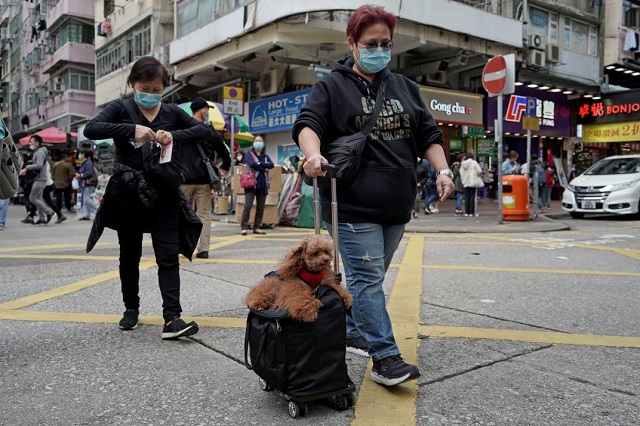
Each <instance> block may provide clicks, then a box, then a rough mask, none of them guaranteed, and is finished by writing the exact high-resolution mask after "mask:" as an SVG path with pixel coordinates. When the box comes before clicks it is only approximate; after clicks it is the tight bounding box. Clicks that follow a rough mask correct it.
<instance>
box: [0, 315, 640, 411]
mask: <svg viewBox="0 0 640 426" xmlns="http://www.w3.org/2000/svg"><path fill="white" fill-rule="evenodd" d="M183 318H184V320H185V321H187V322H189V321H196V322H197V323H198V325H199V326H200V327H201V328H238V329H244V328H245V326H246V318H244V317H243V318H230V317H198V316H190V317H183ZM0 319H3V320H16V321H43V322H76V323H86V324H117V323H118V321H119V320H120V315H115V314H95V313H87V312H49V311H25V310H8V311H0ZM139 323H140V324H144V325H151V326H162V325H163V318H162V317H161V316H154V315H141V316H140V319H139ZM416 329H417V330H418V332H419V334H420V335H422V336H427V337H429V338H432V339H485V340H503V341H509V342H527V343H543V344H551V345H557V346H563V345H567V346H591V347H612V348H633V349H637V348H640V336H607V335H597V334H573V333H560V332H555V331H532V330H500V329H493V328H479V327H451V326H433V325H424V324H421V325H418V326H417V327H416ZM394 331H395V328H394ZM416 335H417V334H416ZM397 336H398V334H397V333H396V337H397ZM404 354H405V353H403V355H404ZM407 360H409V358H408V357H407ZM367 381H368V382H369V383H371V384H372V386H373V385H374V384H373V383H372V382H371V381H370V380H367ZM363 385H364V383H363ZM375 386H376V387H377V388H382V387H381V386H378V385H375ZM403 386H404V385H403ZM382 389H384V388H382ZM360 392H361V394H362V390H361V391H360ZM387 394H388V391H387V392H386V393H385V397H386V395H387ZM363 403H364V400H363V399H362V395H361V396H359V397H358V406H360V407H361V404H363Z"/></svg>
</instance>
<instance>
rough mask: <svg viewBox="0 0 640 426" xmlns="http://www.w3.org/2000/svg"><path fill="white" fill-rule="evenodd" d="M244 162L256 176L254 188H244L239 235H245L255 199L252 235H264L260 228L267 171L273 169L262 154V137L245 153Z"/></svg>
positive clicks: (268, 159)
mask: <svg viewBox="0 0 640 426" xmlns="http://www.w3.org/2000/svg"><path fill="white" fill-rule="evenodd" d="M244 162H245V164H246V165H247V167H248V168H249V169H251V170H252V171H253V172H254V173H255V174H256V186H255V187H253V188H245V190H244V209H243V210H242V221H241V224H240V233H241V234H242V235H247V229H249V218H250V217H251V208H252V207H253V200H254V199H255V200H256V213H255V216H254V219H253V233H254V234H264V233H265V232H264V231H263V230H261V229H260V227H261V226H262V217H263V215H264V205H265V203H266V201H267V195H268V194H269V169H273V161H271V158H269V156H268V155H267V154H266V153H265V152H264V139H263V138H262V136H256V138H255V139H254V141H253V145H252V147H251V149H250V150H249V151H247V152H246V153H245V156H244Z"/></svg>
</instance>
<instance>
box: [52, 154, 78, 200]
mask: <svg viewBox="0 0 640 426" xmlns="http://www.w3.org/2000/svg"><path fill="white" fill-rule="evenodd" d="M51 174H52V177H53V185H54V186H55V194H56V205H57V207H58V209H59V210H62V200H63V199H64V207H65V208H66V209H67V211H68V212H72V211H73V209H72V208H71V181H73V179H74V178H75V175H76V170H75V168H74V167H73V164H71V161H70V160H69V156H68V155H67V154H62V156H61V158H60V161H56V163H55V164H54V165H53V168H52V169H51Z"/></svg>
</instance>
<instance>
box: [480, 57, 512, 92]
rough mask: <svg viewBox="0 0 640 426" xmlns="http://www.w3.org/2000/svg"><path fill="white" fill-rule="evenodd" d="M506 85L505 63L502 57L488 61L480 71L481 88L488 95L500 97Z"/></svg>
mask: <svg viewBox="0 0 640 426" xmlns="http://www.w3.org/2000/svg"><path fill="white" fill-rule="evenodd" d="M506 84H507V62H506V61H505V60H504V56H496V57H495V58H491V59H489V62H487V65H485V66H484V69H483V70H482V86H483V87H484V90H486V91H487V92H488V93H489V94H490V95H494V96H497V95H501V94H502V93H503V92H504V88H505V85H506Z"/></svg>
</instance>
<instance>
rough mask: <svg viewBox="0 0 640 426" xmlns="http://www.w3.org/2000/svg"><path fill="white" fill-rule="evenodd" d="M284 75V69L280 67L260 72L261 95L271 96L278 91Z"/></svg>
mask: <svg viewBox="0 0 640 426" xmlns="http://www.w3.org/2000/svg"><path fill="white" fill-rule="evenodd" d="M283 77H284V71H282V70H279V69H272V70H269V71H267V72H264V73H262V74H260V96H269V95H275V94H276V93H278V88H279V86H280V82H281V81H282V79H283Z"/></svg>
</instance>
